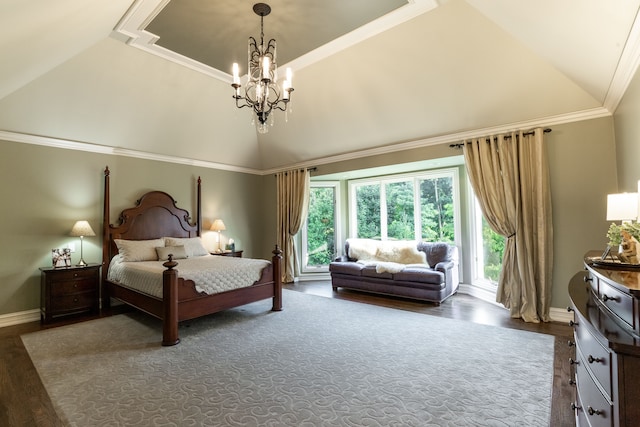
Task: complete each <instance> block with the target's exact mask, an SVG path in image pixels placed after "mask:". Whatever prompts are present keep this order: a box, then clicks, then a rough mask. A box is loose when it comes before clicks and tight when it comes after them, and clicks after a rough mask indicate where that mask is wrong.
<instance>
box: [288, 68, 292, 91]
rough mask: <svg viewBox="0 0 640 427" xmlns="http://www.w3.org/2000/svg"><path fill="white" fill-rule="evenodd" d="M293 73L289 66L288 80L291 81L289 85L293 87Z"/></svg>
mask: <svg viewBox="0 0 640 427" xmlns="http://www.w3.org/2000/svg"><path fill="white" fill-rule="evenodd" d="M292 77H293V73H292V72H291V67H287V81H288V82H289V87H291V83H292V82H293V79H292Z"/></svg>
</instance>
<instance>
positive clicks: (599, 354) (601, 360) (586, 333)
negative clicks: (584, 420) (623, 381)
mask: <svg viewBox="0 0 640 427" xmlns="http://www.w3.org/2000/svg"><path fill="white" fill-rule="evenodd" d="M576 319H577V323H578V324H577V326H576V327H575V328H574V330H575V340H576V347H577V348H576V357H577V359H578V360H579V362H580V363H579V365H582V366H584V367H585V369H588V370H590V371H591V372H593V375H594V377H595V378H596V380H597V381H598V382H599V383H600V385H601V387H602V388H603V390H604V391H605V393H606V394H607V397H608V398H609V399H611V397H612V396H611V387H612V383H611V353H610V352H609V350H608V349H607V348H605V347H603V346H602V344H600V342H599V341H598V339H596V337H595V336H594V335H593V333H592V331H591V330H590V329H589V328H588V327H587V322H586V320H585V318H584V317H582V315H581V314H580V313H578V312H577V313H576ZM581 359H582V360H581Z"/></svg>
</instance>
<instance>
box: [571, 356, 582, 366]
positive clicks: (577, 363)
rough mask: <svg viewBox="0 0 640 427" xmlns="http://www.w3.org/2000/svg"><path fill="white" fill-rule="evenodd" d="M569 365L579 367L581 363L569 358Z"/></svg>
mask: <svg viewBox="0 0 640 427" xmlns="http://www.w3.org/2000/svg"><path fill="white" fill-rule="evenodd" d="M569 364H570V365H579V364H580V362H578V361H577V360H573V357H570V358H569Z"/></svg>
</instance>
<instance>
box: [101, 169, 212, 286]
mask: <svg viewBox="0 0 640 427" xmlns="http://www.w3.org/2000/svg"><path fill="white" fill-rule="evenodd" d="M109 173H110V172H109V167H107V168H105V170H104V218H103V236H102V238H103V240H102V279H103V280H105V279H106V277H107V269H108V267H109V263H110V262H111V258H113V257H114V256H115V255H117V254H118V248H117V247H116V244H115V242H114V240H115V239H126V240H150V239H157V238H161V237H197V236H200V231H201V224H202V221H201V201H200V187H201V180H200V177H198V183H197V192H196V196H197V209H196V210H197V213H196V223H195V224H191V223H190V222H189V221H190V219H191V217H190V216H189V212H188V211H186V210H184V209H180V208H178V207H177V206H176V201H175V200H174V199H173V197H171V196H170V195H169V194H167V193H165V192H163V191H150V192H148V193H146V194H144V195H143V196H142V197H141V198H140V199H139V200H138V201H137V202H136V206H134V207H132V208H128V209H125V210H123V211H122V213H121V214H120V217H119V218H118V224H116V225H114V224H111V223H110V219H109V198H110V195H109Z"/></svg>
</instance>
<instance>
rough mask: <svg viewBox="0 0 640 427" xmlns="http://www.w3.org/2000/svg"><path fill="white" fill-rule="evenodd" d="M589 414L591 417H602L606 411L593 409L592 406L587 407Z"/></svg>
mask: <svg viewBox="0 0 640 427" xmlns="http://www.w3.org/2000/svg"><path fill="white" fill-rule="evenodd" d="M587 412H588V413H589V415H602V414H603V413H604V411H601V410H600V409H593V408H592V407H591V406H587Z"/></svg>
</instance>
